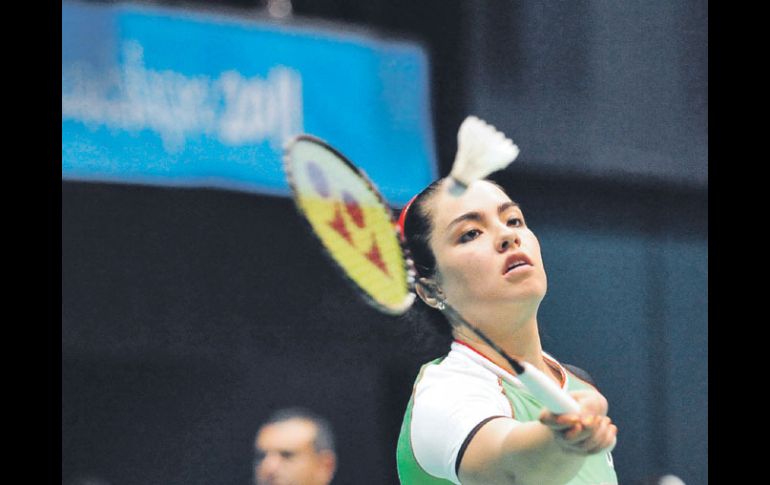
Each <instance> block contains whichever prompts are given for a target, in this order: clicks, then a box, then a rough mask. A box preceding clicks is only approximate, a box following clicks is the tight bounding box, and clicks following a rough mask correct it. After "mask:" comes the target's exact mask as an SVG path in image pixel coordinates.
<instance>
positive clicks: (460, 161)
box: [449, 116, 519, 190]
mask: <svg viewBox="0 0 770 485" xmlns="http://www.w3.org/2000/svg"><path fill="white" fill-rule="evenodd" d="M518 156H519V147H517V146H516V145H514V144H513V142H512V141H511V140H510V139H509V138H507V137H506V136H505V135H504V134H502V133H501V132H499V131H497V129H496V128H495V127H494V126H492V125H490V124H488V123H486V122H485V121H483V120H481V119H479V118H477V117H476V116H468V117H467V118H465V120H464V121H463V122H462V124H461V125H460V129H459V130H458V131H457V155H455V160H454V164H453V165H452V170H451V171H450V173H449V176H450V177H451V178H452V179H454V181H455V186H456V189H457V188H459V189H460V190H464V189H465V187H467V186H468V185H470V184H471V183H472V182H473V181H475V180H480V179H483V178H484V177H486V176H487V175H489V174H490V173H492V172H494V171H497V170H501V169H503V168H505V167H507V166H508V165H509V164H510V163H511V162H513V161H514V160H516V157H518ZM458 186H459V187H458Z"/></svg>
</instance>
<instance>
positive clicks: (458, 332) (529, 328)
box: [453, 316, 559, 382]
mask: <svg viewBox="0 0 770 485" xmlns="http://www.w3.org/2000/svg"><path fill="white" fill-rule="evenodd" d="M470 323H471V324H475V323H474V322H473V321H471V322H470ZM478 326H479V329H480V330H481V331H482V332H484V334H485V335H486V336H487V337H489V338H490V339H491V340H492V341H493V342H494V343H495V344H496V345H497V346H498V347H500V348H501V349H503V350H504V351H505V352H506V353H507V354H508V355H510V356H511V357H514V358H515V359H517V360H524V361H526V362H529V363H530V364H532V365H533V366H535V367H537V368H538V369H539V370H541V371H543V372H544V373H545V374H546V375H549V376H553V378H554V379H555V380H556V381H557V382H558V381H559V379H558V377H556V376H555V375H554V374H553V372H552V371H551V368H550V367H549V366H548V365H547V364H546V362H545V359H544V358H543V348H542V346H541V343H540V333H539V331H538V325H537V318H536V316H532V317H530V318H528V319H524V320H520V321H518V322H513V323H511V324H509V325H505V326H504V325H496V326H493V325H483V326H482V325H478ZM453 334H454V337H455V338H456V339H457V340H460V341H461V342H464V343H466V344H468V345H470V346H471V347H473V348H474V349H475V350H477V351H478V352H480V353H482V354H484V356H486V357H487V358H488V359H490V360H491V361H492V362H494V363H495V364H497V365H498V366H500V367H502V368H503V369H506V370H508V371H513V369H512V368H511V365H510V364H509V363H508V362H507V361H506V360H505V359H504V358H503V357H502V356H501V355H500V354H498V353H497V352H496V351H495V350H494V349H493V348H492V347H491V346H490V345H488V344H487V343H486V342H484V340H483V339H481V338H480V337H479V336H478V335H476V333H475V332H473V331H472V330H470V329H468V328H467V327H466V326H464V325H462V324H459V325H455V329H454V332H453Z"/></svg>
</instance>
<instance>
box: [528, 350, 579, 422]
mask: <svg viewBox="0 0 770 485" xmlns="http://www.w3.org/2000/svg"><path fill="white" fill-rule="evenodd" d="M520 363H521V365H522V366H523V367H524V372H522V373H520V374H518V375H517V376H516V377H517V378H518V379H519V380H520V381H521V382H522V383H523V384H524V385H525V386H527V389H529V392H531V393H532V395H533V396H535V397H536V398H537V399H538V400H539V401H540V402H542V403H543V405H544V406H545V407H546V408H548V409H549V410H550V411H551V412H552V413H554V414H564V413H574V414H577V413H579V412H580V406H579V405H578V403H577V401H575V400H574V399H573V398H572V396H570V395H569V394H567V392H566V391H564V390H563V389H562V388H560V387H559V386H558V385H556V383H555V382H554V381H553V380H551V379H549V378H548V376H546V375H545V374H543V373H542V372H540V371H539V370H538V369H537V368H536V367H535V366H533V365H532V364H530V363H529V362H520Z"/></svg>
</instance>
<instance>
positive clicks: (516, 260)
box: [503, 253, 532, 275]
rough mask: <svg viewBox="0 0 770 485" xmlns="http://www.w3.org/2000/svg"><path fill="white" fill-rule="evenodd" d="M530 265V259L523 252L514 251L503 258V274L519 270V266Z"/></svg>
mask: <svg viewBox="0 0 770 485" xmlns="http://www.w3.org/2000/svg"><path fill="white" fill-rule="evenodd" d="M530 266H532V261H531V260H530V259H529V257H527V255H526V254H524V253H514V254H511V255H510V256H508V257H507V258H506V259H505V266H504V267H503V275H507V274H509V273H511V272H514V271H517V270H519V271H521V268H526V267H530Z"/></svg>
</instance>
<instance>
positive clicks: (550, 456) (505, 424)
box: [458, 391, 617, 485]
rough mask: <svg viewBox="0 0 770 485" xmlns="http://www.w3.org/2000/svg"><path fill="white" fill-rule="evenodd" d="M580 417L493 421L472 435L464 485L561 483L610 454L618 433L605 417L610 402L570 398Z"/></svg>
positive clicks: (591, 396) (589, 396) (595, 396)
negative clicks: (589, 460) (586, 464)
mask: <svg viewBox="0 0 770 485" xmlns="http://www.w3.org/2000/svg"><path fill="white" fill-rule="evenodd" d="M570 394H571V395H572V396H573V397H574V398H575V399H576V400H577V401H578V403H579V404H580V407H581V412H580V414H579V415H567V414H565V415H560V416H557V415H553V414H551V413H549V412H548V411H543V413H542V414H541V417H540V418H541V421H539V422H538V421H533V422H527V423H521V422H517V421H514V420H512V419H505V418H498V419H493V420H491V421H490V422H488V423H487V424H485V425H484V426H482V427H481V429H479V431H478V432H477V433H476V434H475V435H474V436H473V438H472V439H471V441H470V443H469V444H468V447H467V448H466V450H465V454H464V455H463V457H462V461H461V463H460V469H459V473H458V476H459V477H460V481H461V482H462V483H463V484H468V485H474V484H487V485H488V484H495V483H501V484H510V483H515V484H517V485H518V484H522V485H526V484H533V485H548V484H563V483H565V482H567V481H569V480H570V479H571V478H572V477H574V476H575V474H576V473H577V472H578V470H579V469H580V467H581V466H582V465H583V462H584V461H585V458H586V456H588V455H591V454H594V453H599V452H602V451H605V450H607V449H611V448H612V447H613V446H614V443H615V436H616V434H617V428H616V427H615V425H614V424H612V422H611V420H610V418H608V417H607V416H606V412H607V401H606V399H604V397H603V396H601V394H599V393H598V392H595V391H577V392H572V393H570Z"/></svg>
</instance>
